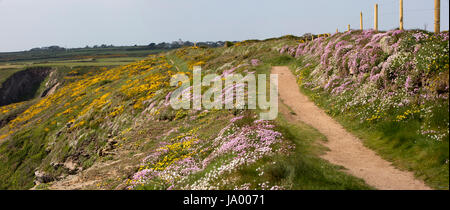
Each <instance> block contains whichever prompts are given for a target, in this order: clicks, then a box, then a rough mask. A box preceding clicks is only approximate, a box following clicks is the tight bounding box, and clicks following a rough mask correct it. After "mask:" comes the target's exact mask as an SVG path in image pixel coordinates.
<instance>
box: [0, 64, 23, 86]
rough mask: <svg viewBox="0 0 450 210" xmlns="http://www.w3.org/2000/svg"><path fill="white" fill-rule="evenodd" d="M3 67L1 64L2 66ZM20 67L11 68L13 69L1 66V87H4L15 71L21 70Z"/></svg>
mask: <svg viewBox="0 0 450 210" xmlns="http://www.w3.org/2000/svg"><path fill="white" fill-rule="evenodd" d="M0 67H1V66H0ZM20 70H21V69H19V68H11V69H9V68H8V69H6V68H5V69H2V68H0V88H1V87H2V84H3V82H4V81H6V80H7V79H8V78H9V77H10V76H11V75H13V74H14V73H16V72H18V71H20Z"/></svg>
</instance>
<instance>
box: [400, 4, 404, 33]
mask: <svg viewBox="0 0 450 210" xmlns="http://www.w3.org/2000/svg"><path fill="white" fill-rule="evenodd" d="M403 29H404V28H403V0H400V30H403Z"/></svg>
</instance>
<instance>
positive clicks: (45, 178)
mask: <svg viewBox="0 0 450 210" xmlns="http://www.w3.org/2000/svg"><path fill="white" fill-rule="evenodd" d="M34 176H35V181H34V182H35V184H36V185H39V184H41V183H49V182H52V181H54V180H55V179H54V178H53V177H52V176H51V175H49V174H47V173H45V172H43V171H35V172H34Z"/></svg>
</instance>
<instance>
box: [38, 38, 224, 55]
mask: <svg viewBox="0 0 450 210" xmlns="http://www.w3.org/2000/svg"><path fill="white" fill-rule="evenodd" d="M194 45H196V46H198V47H221V46H224V45H225V42H224V41H216V42H212V41H208V42H197V43H194V42H191V41H182V40H181V39H180V40H178V41H173V42H161V43H158V44H157V43H150V44H149V45H146V46H145V45H144V46H142V45H141V46H138V45H134V46H127V47H129V48H133V47H134V48H139V50H142V49H148V50H163V49H166V50H167V49H177V48H181V47H190V46H194ZM107 48H116V46H114V45H106V44H102V45H94V46H92V47H91V46H86V47H84V49H107ZM65 50H69V49H67V48H64V47H60V46H56V45H54V46H49V47H37V48H33V49H31V50H29V51H31V52H36V51H50V52H57V51H65Z"/></svg>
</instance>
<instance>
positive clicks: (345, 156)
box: [272, 66, 431, 190]
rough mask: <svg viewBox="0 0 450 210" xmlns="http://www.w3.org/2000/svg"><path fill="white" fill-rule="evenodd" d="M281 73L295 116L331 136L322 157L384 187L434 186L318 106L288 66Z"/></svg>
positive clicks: (282, 91) (283, 94) (283, 90)
mask: <svg viewBox="0 0 450 210" xmlns="http://www.w3.org/2000/svg"><path fill="white" fill-rule="evenodd" d="M272 74H278V75H279V76H278V81H279V82H278V85H279V87H278V89H279V94H280V99H281V100H282V101H283V103H284V104H286V105H287V106H289V107H290V108H291V109H292V110H293V111H294V112H295V113H296V115H294V116H293V117H295V118H296V119H298V120H301V121H303V122H305V123H306V124H309V125H310V126H312V127H314V128H316V129H317V130H318V131H319V132H321V133H322V134H323V135H325V136H326V137H327V139H328V141H327V142H326V143H324V146H326V147H328V148H329V149H330V151H328V152H327V153H326V154H325V155H323V156H322V158H324V159H326V160H328V161H329V162H331V163H333V164H336V165H340V166H343V167H345V168H346V169H347V171H348V173H350V174H352V175H354V176H356V177H359V178H361V179H364V180H365V181H366V183H367V184H369V185H371V186H373V187H375V188H377V189H380V190H430V189H431V188H429V187H428V186H426V185H425V184H424V183H423V182H422V181H420V180H417V179H415V178H414V175H413V173H412V172H409V171H401V170H399V169H396V168H395V167H394V166H393V165H392V164H391V163H390V162H388V161H386V160H384V159H382V158H381V157H380V156H378V155H377V154H376V153H375V152H374V151H372V150H370V149H368V148H366V147H365V146H364V145H363V144H362V142H361V140H360V139H358V138H357V137H355V136H353V135H352V134H350V133H349V132H347V131H346V130H345V129H344V128H343V127H342V126H341V125H340V124H339V123H337V122H336V121H335V120H334V119H332V118H331V117H330V116H328V115H327V114H326V113H325V112H324V111H323V110H321V109H320V108H318V107H317V106H316V105H315V104H314V103H313V102H312V101H310V100H309V99H308V97H306V96H305V95H303V94H302V93H301V92H300V91H299V88H298V85H297V82H296V78H295V76H294V75H293V74H292V72H291V71H290V70H289V68H288V67H284V66H278V67H273V69H272Z"/></svg>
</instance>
